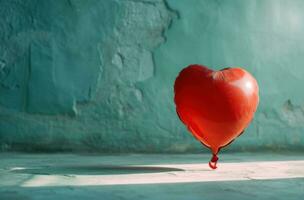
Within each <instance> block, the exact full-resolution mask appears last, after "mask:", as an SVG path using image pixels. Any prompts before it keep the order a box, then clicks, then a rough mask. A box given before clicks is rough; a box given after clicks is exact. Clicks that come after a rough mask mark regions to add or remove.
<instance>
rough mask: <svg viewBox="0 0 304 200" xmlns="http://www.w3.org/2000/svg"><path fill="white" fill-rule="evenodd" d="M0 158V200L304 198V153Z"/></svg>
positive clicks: (6, 156) (14, 155) (17, 156)
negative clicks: (215, 160)
mask: <svg viewBox="0 0 304 200" xmlns="http://www.w3.org/2000/svg"><path fill="white" fill-rule="evenodd" d="M209 159H210V155H207V154H190V155H138V154H132V155H91V154H90V155H72V154H38V155H37V154H36V155H33V154H18V153H2V154H0V200H36V199H50V200H54V199H56V200H60V199H64V200H69V199H73V200H76V199H98V200H100V199H105V200H112V199H132V200H136V199H169V200H171V199H174V200H179V199H187V200H194V199H212V200H216V199H227V200H228V199H249V200H250V199H276V200H278V199H279V200H280V199H284V200H287V199H303V195H304V154H303V153H289V154H270V153H269V154H267V153H263V154H262V153H260V154H252V153H242V154H221V155H220V162H219V164H218V167H219V168H218V169H217V170H215V171H213V170H211V169H209V167H208V165H207V163H208V161H209Z"/></svg>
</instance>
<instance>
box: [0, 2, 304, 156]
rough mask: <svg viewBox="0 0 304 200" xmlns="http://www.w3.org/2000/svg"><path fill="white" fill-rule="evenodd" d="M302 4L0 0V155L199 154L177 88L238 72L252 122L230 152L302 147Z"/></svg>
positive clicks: (303, 146) (200, 148) (303, 139)
mask: <svg viewBox="0 0 304 200" xmlns="http://www.w3.org/2000/svg"><path fill="white" fill-rule="evenodd" d="M301 8H304V3H303V2H301V1H296V0H293V1H283V0H281V1H277V0H276V1H275V0H266V1H250V2H244V1H241V0H234V1H231V2H230V1H229V2H228V1H227V2H226V1H213V0H202V1H200V0H188V1H177V0H168V1H163V0H105V1H99V0H88V1H83V0H54V1H48V0H11V1H5V0H2V1H1V0H0V25H1V30H2V31H0V147H1V150H3V151H6V150H22V151H62V150H65V151H99V152H199V151H207V150H206V149H203V150H202V147H201V145H200V144H199V143H198V142H197V141H195V140H194V139H193V138H192V137H191V136H190V134H189V133H187V131H186V128H185V127H184V126H183V125H182V123H181V122H180V121H179V120H178V117H177V116H176V114H175V107H174V104H173V83H174V79H175V77H176V75H177V74H178V72H179V71H180V70H181V69H182V68H183V67H184V66H186V65H188V64H191V63H202V64H205V65H207V66H209V67H212V68H214V69H220V68H222V67H227V66H235V65H237V66H244V67H245V68H246V69H247V70H248V71H250V72H251V73H252V74H254V75H255V76H256V78H257V80H258V82H259V84H260V95H261V103H260V107H259V109H258V113H257V115H256V118H255V120H254V121H253V123H252V124H251V126H250V127H249V129H248V130H247V131H246V133H245V134H243V135H242V137H240V138H238V139H237V140H236V141H235V142H234V143H233V144H232V145H231V146H230V147H229V148H228V149H229V150H237V151H243V150H244V151H245V150H261V149H272V150H273V149H274V150H280V149H291V150H296V149H303V148H304V136H303V129H304V125H303V124H304V123H303V122H304V121H303V119H304V117H303V116H304V114H303V113H304V112H303V105H304V104H303V98H304V96H303V95H302V94H301V87H302V86H301V84H302V83H303V81H304V80H303V77H304V70H303V69H302V67H301V64H302V63H303V61H304V60H303V59H302V54H303V53H304V48H303V47H302V46H301V45H299V44H301V43H302V42H303V39H302V35H303V32H304V27H302V24H301V23H300V22H301V21H302V20H303V19H304V14H302V13H301V10H300V9H301Z"/></svg>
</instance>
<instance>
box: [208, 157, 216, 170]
mask: <svg viewBox="0 0 304 200" xmlns="http://www.w3.org/2000/svg"><path fill="white" fill-rule="evenodd" d="M217 161H218V157H217V156H216V154H213V156H212V158H211V160H210V162H209V167H210V168H211V169H216V168H217V166H216V164H217Z"/></svg>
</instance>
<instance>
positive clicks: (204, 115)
mask: <svg viewBox="0 0 304 200" xmlns="http://www.w3.org/2000/svg"><path fill="white" fill-rule="evenodd" d="M258 92H259V89H258V84H257V82H256V80H255V79H254V77H253V76H252V75H251V74H250V73H248V72H247V71H246V70H244V69H242V68H225V69H222V70H219V71H214V70H212V69H208V68H207V67H205V66H201V65H190V66H188V67H186V68H184V69H183V70H182V71H181V72H180V74H179V75H178V77H177V78H176V80H175V84H174V93H175V97H174V101H175V104H176V112H177V114H178V116H179V118H180V120H181V121H182V122H183V123H184V124H185V125H186V126H187V128H188V130H189V131H190V132H191V133H192V134H193V136H194V137H195V138H196V139H198V140H199V141H200V142H201V143H202V144H204V145H205V146H207V147H208V148H210V149H211V151H212V153H213V155H214V157H213V159H212V160H213V161H214V162H215V163H216V161H217V157H216V155H217V154H218V152H219V150H220V149H221V148H222V147H224V146H227V145H228V144H230V143H231V142H232V141H233V140H234V139H235V138H236V137H238V136H239V135H240V134H241V133H242V132H243V131H244V130H245V128H246V127H247V126H248V125H249V123H250V122H251V120H252V119H253V116H254V113H255V111H256V109H257V106H258V103H259V95H258ZM215 168H216V166H215Z"/></svg>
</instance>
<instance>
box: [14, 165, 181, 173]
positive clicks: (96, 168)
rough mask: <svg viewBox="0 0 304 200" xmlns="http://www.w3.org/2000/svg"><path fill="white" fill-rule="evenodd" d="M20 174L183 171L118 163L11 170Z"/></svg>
mask: <svg viewBox="0 0 304 200" xmlns="http://www.w3.org/2000/svg"><path fill="white" fill-rule="evenodd" d="M11 171H12V172H15V173H22V174H39V175H69V174H71V175H114V174H141V173H160V172H176V171H184V170H183V169H179V168H171V167H157V166H120V165H69V166H48V167H39V168H21V169H14V170H11Z"/></svg>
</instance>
